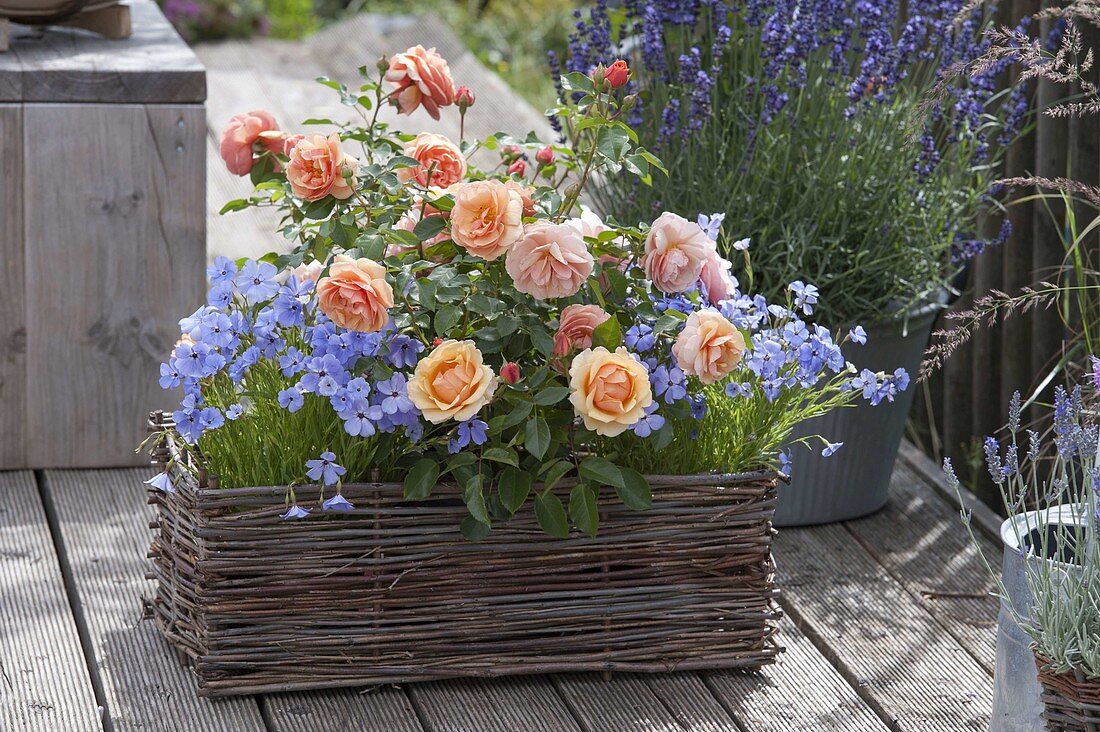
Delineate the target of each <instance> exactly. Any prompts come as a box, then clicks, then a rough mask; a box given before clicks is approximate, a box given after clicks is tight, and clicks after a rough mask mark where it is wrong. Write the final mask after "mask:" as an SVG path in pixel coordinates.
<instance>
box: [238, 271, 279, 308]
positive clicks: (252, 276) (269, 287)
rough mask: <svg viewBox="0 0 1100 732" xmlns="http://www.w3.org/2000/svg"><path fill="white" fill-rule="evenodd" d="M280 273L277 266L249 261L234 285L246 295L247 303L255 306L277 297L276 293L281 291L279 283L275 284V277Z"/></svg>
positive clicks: (239, 273)
mask: <svg viewBox="0 0 1100 732" xmlns="http://www.w3.org/2000/svg"><path fill="white" fill-rule="evenodd" d="M278 273H279V271H278V270H277V269H276V268H275V265H273V264H270V263H269V262H256V261H253V260H249V261H247V262H245V263H244V267H242V268H241V271H240V272H238V273H237V276H236V278H235V279H234V283H236V285H237V289H238V290H239V291H240V293H241V294H242V295H244V299H245V302H247V303H248V304H249V305H255V304H257V303H261V302H263V301H265V300H270V299H271V298H273V297H275V293H277V292H278V291H279V283H278V282H275V275H277V274H278Z"/></svg>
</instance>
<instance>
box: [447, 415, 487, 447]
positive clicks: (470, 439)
mask: <svg viewBox="0 0 1100 732" xmlns="http://www.w3.org/2000/svg"><path fill="white" fill-rule="evenodd" d="M487 439H489V425H488V424H486V423H485V422H483V421H482V420H480V419H478V418H477V417H473V418H471V419H468V420H466V421H465V422H459V423H458V428H457V429H456V430H455V437H454V439H452V440H449V441H448V442H447V451H448V452H450V453H452V454H454V453H456V452H458V451H459V450H461V449H462V448H464V447H466V446H467V445H469V444H470V443H473V444H475V445H484V444H485V441H486V440H487Z"/></svg>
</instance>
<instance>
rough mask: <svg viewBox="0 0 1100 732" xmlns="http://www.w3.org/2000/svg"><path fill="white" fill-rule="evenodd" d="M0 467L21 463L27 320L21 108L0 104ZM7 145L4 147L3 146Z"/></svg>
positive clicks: (24, 457) (25, 396) (22, 458)
mask: <svg viewBox="0 0 1100 732" xmlns="http://www.w3.org/2000/svg"><path fill="white" fill-rule="evenodd" d="M0 140H4V141H5V142H4V154H3V155H0V201H3V206H4V213H3V215H2V216H0V405H2V406H0V467H5V466H10V467H22V466H24V465H26V462H25V460H26V439H25V430H26V428H25V425H24V423H25V421H26V414H27V395H26V389H27V316H26V301H25V299H24V298H23V292H24V285H25V282H24V272H25V269H26V257H25V253H24V245H23V145H22V141H23V108H22V107H21V106H19V105H17V104H0ZM7 141H11V143H10V144H9V142H7Z"/></svg>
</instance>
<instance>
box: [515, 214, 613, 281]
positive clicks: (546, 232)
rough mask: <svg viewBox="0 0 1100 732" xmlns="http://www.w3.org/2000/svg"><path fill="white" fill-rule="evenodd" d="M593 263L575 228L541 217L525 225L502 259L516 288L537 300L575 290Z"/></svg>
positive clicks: (590, 271)
mask: <svg viewBox="0 0 1100 732" xmlns="http://www.w3.org/2000/svg"><path fill="white" fill-rule="evenodd" d="M594 264H595V260H593V259H592V253H591V252H589V251H588V247H587V246H586V245H585V243H584V237H582V236H581V234H580V232H579V231H577V230H576V229H574V228H573V227H572V226H570V225H569V224H551V223H548V222H545V221H540V222H537V223H534V224H530V225H529V226H527V228H526V230H525V231H524V235H523V238H522V239H520V240H519V241H518V242H516V243H515V244H513V245H512V248H511V249H509V250H508V257H507V259H505V260H504V268H505V269H506V270H508V275H509V276H510V277H511V278H512V283H513V284H514V285H515V287H516V289H517V290H519V291H520V292H523V293H526V294H528V295H530V296H531V297H534V298H536V299H538V300H550V299H554V298H558V297H569V296H570V295H575V294H577V291H578V290H580V289H581V285H583V284H584V281H585V280H587V279H588V276H589V275H591V274H592V267H593V265H594Z"/></svg>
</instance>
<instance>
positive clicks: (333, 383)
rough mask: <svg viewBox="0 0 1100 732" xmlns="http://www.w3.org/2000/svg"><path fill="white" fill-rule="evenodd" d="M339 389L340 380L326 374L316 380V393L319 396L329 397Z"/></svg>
mask: <svg viewBox="0 0 1100 732" xmlns="http://www.w3.org/2000/svg"><path fill="white" fill-rule="evenodd" d="M339 390H340V382H338V381H337V380H336V379H334V378H333V377H331V376H329V375H327V374H326V375H325V376H322V377H321V378H319V379H318V380H317V393H318V394H320V395H321V396H327V397H330V396H333V395H334V394H336V392H337V391H339Z"/></svg>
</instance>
